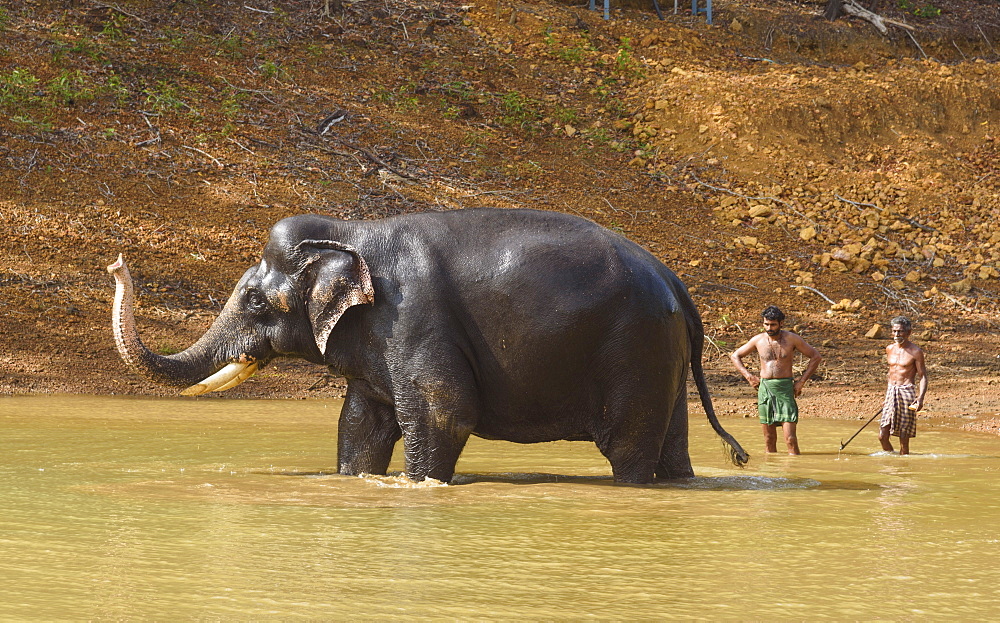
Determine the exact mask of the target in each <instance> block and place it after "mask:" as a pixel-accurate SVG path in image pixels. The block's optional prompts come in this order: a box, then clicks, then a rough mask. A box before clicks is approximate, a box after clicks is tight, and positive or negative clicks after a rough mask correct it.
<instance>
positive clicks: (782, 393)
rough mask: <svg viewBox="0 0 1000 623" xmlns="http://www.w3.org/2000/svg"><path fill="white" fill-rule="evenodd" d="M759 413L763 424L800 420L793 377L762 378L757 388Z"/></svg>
mask: <svg viewBox="0 0 1000 623" xmlns="http://www.w3.org/2000/svg"><path fill="white" fill-rule="evenodd" d="M757 415H759V416H760V423H761V424H768V425H770V424H782V423H784V422H798V421H799V406H798V405H797V404H795V383H794V382H793V381H792V379H761V380H760V386H759V387H758V388H757Z"/></svg>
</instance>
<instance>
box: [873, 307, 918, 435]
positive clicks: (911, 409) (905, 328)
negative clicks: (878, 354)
mask: <svg viewBox="0 0 1000 623" xmlns="http://www.w3.org/2000/svg"><path fill="white" fill-rule="evenodd" d="M889 326H890V327H891V328H892V344H889V345H888V346H886V347H885V357H886V360H887V361H888V362H889V386H888V388H887V389H886V392H885V402H883V404H882V418H881V419H880V420H879V431H878V440H879V442H881V443H882V449H883V450H885V451H886V452H892V450H893V448H892V442H891V441H889V436H890V435H892V436H896V437H899V453H900V454H909V453H910V439H911V438H913V437H916V436H917V411H920V409H921V408H922V407H923V406H924V396H925V395H926V394H927V368H926V366H925V365H924V351H923V350H921V349H920V347H919V346H917V345H916V344H914V343H913V342H911V341H910V332H911V331H912V330H913V325H912V324H911V323H910V320H909V319H908V318H907V317H906V316H897V317H896V318H893V319H892V321H891V322H890V323H889ZM918 378H919V385H915V383H917V382H918V381H917V379H918Z"/></svg>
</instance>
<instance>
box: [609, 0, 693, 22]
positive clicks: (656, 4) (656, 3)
mask: <svg viewBox="0 0 1000 623" xmlns="http://www.w3.org/2000/svg"><path fill="white" fill-rule="evenodd" d="M692 1H693V2H694V3H695V4H697V3H698V0H692ZM595 3H596V0H590V10H591V11H593V10H594V9H595V8H596V7H595ZM653 8H654V9H656V16H657V17H659V18H660V19H663V13H661V12H660V0H653ZM604 19H605V20H609V19H611V0H604ZM708 23H709V24H711V23H712V0H708Z"/></svg>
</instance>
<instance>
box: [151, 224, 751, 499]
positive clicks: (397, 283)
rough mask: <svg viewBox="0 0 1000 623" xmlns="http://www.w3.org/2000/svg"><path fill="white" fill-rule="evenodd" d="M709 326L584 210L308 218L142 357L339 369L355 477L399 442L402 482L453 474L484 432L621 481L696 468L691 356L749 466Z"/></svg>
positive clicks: (286, 227) (197, 375)
mask: <svg viewBox="0 0 1000 623" xmlns="http://www.w3.org/2000/svg"><path fill="white" fill-rule="evenodd" d="M369 275H370V277H369ZM372 301H373V302H372ZM340 312H343V313H342V315H340ZM327 336H328V337H327ZM703 337H704V336H703V328H702V324H701V319H700V317H699V315H698V312H697V311H696V310H695V307H694V304H693V302H692V301H691V298H690V296H689V295H688V292H687V289H686V288H685V287H684V285H683V284H682V283H681V281H680V280H679V279H678V278H677V277H676V275H674V274H673V273H672V272H671V271H670V270H669V269H667V267H666V266H664V265H663V264H662V263H661V262H659V261H658V260H657V259H656V258H655V257H653V256H652V255H650V254H649V253H648V252H646V251H645V250H643V249H642V248H640V247H639V246H638V245H636V244H634V243H632V242H630V241H629V240H627V239H626V238H624V237H622V236H620V235H618V234H615V233H613V232H611V231H608V230H607V229H604V228H602V227H600V226H598V225H596V224H594V223H592V222H590V221H587V220H585V219H582V218H578V217H574V216H569V215H565V214H558V213H553V212H542V211H534V210H500V209H478V210H459V211H451V212H432V213H424V214H415V215H407V216H398V217H393V218H387V219H384V220H377V221H341V220H336V219H333V218H328V217H322V216H313V215H305V216H295V217H291V218H287V219H284V220H282V221H280V222H278V223H277V224H276V225H275V226H274V227H273V228H272V230H271V234H270V239H269V241H268V243H267V246H266V247H265V248H264V252H263V256H262V259H261V262H260V263H259V264H257V265H256V266H252V267H251V268H249V269H248V270H247V271H246V273H244V275H243V278H242V279H241V280H240V282H239V284H238V285H237V286H236V289H235V291H234V292H233V294H232V296H231V297H230V299H229V301H228V302H227V304H226V306H225V308H224V309H223V311H222V313H221V314H220V315H219V317H218V318H217V319H216V321H215V322H214V324H213V325H212V327H211V328H210V329H209V330H208V332H206V334H205V335H204V336H203V337H202V338H201V339H199V340H198V342H197V343H196V344H195V345H193V346H192V347H191V348H189V349H188V350H186V351H184V352H182V353H178V354H176V355H171V356H168V357H161V356H158V355H153V354H152V353H148V352H147V353H145V354H144V355H143V356H142V360H143V361H142V362H140V364H139V365H140V366H142V368H143V369H142V370H141V371H142V372H143V373H144V374H145V375H146V376H148V377H150V378H152V379H154V380H156V381H159V382H161V383H166V384H170V385H190V384H192V383H196V382H198V381H199V380H201V379H202V378H204V377H206V376H208V375H209V374H211V373H213V372H214V371H215V370H218V369H219V368H221V367H222V366H223V365H224V364H225V363H227V362H228V361H235V360H244V361H245V360H248V359H253V360H257V361H259V362H261V364H262V365H263V364H264V363H267V362H268V361H270V360H272V359H273V358H275V357H301V358H304V359H307V360H309V361H312V362H314V363H318V364H325V365H327V366H329V368H330V370H331V371H332V372H334V373H336V374H339V375H343V376H344V377H346V378H347V380H348V386H347V396H346V400H345V404H344V408H343V412H342V413H341V416H340V425H339V431H340V432H339V440H338V454H339V457H338V460H339V469H340V472H341V473H342V474H359V473H371V474H384V473H385V472H386V469H387V467H388V464H389V460H390V457H391V455H392V450H393V446H394V445H395V443H396V442H397V441H398V440H399V439H400V438H402V439H403V447H404V450H405V457H406V472H407V475H408V476H409V477H411V478H413V479H414V480H422V479H424V478H428V477H429V478H435V479H438V480H442V481H446V482H447V481H449V480H451V478H452V476H453V475H454V471H455V463H456V461H457V460H458V456H459V454H460V453H461V451H462V448H463V447H464V445H465V443H466V441H467V440H468V438H469V435H478V436H480V437H484V438H487V439H504V440H508V441H514V442H518V443H534V442H542V441H554V440H559V439H568V440H591V441H593V442H594V443H596V444H597V446H598V448H599V449H600V451H601V452H602V453H603V454H604V456H605V457H607V459H608V460H609V461H610V463H611V466H612V469H613V472H614V477H615V479H616V480H617V481H621V482H630V483H646V482H650V481H652V480H653V479H654V476H655V477H658V478H684V477H690V476H693V475H694V472H693V470H692V468H691V461H690V458H689V456H688V447H687V443H688V413H687V400H686V387H685V385H686V378H687V371H688V366H689V365H690V366H691V367H692V369H693V372H694V378H695V381H696V383H697V386H698V389H699V392H700V394H701V397H702V403H703V405H704V407H705V410H706V412H707V413H708V417H709V420H710V422H711V423H712V426H713V427H714V428H715V430H716V431H717V432H718V433H719V434H720V435H721V436H722V437H723V439H725V440H726V441H727V443H729V444H730V446H731V448H732V449H733V450H732V455H733V458H734V461H735V462H736V463H737V464H742V463H744V462H746V460H747V455H746V454H745V453H744V452H743V450H742V448H740V447H739V444H738V443H736V441H735V440H734V439H732V437H731V436H730V435H728V433H726V432H725V431H724V430H722V428H721V426H720V425H719V423H718V420H717V418H716V416H715V413H714V411H713V409H712V404H711V398H710V397H709V395H708V389H707V386H706V384H705V379H704V374H703V372H702V368H701V353H702V345H703Z"/></svg>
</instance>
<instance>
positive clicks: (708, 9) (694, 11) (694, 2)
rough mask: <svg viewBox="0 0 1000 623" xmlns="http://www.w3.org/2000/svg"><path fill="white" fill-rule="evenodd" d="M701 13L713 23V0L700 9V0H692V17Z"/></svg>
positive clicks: (707, 1) (591, 0) (706, 2)
mask: <svg viewBox="0 0 1000 623" xmlns="http://www.w3.org/2000/svg"><path fill="white" fill-rule="evenodd" d="M653 1H654V2H656V0H653ZM607 2H608V0H604V3H605V4H607ZM590 3H591V4H592V5H593V3H594V0H590ZM699 13H704V14H705V18H706V22H705V23H706V24H711V23H712V0H705V8H704V9H699V8H698V0H691V17H698V14H699ZM604 19H607V17H605V18H604Z"/></svg>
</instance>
